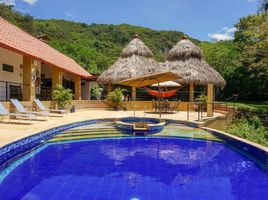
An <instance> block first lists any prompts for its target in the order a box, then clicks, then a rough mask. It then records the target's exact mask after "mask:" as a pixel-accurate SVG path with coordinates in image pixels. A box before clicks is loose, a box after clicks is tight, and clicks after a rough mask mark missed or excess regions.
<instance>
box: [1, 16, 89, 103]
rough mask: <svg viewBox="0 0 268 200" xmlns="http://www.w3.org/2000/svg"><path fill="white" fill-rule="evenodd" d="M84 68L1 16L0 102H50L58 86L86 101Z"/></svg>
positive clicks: (87, 87)
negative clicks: (38, 100) (69, 90)
mask: <svg viewBox="0 0 268 200" xmlns="http://www.w3.org/2000/svg"><path fill="white" fill-rule="evenodd" d="M90 77H91V74H89V73H88V72H87V71H86V70H85V69H83V68H82V67H81V66H80V65H79V64H77V63H76V62H75V61H74V60H73V59H71V58H69V57H68V56H66V55H64V54H62V53H61V52H59V51H57V50H56V49H54V48H52V47H51V46H49V45H48V44H47V43H46V42H45V41H44V40H43V38H39V39H38V38H36V37H33V36H31V35H30V34H28V33H26V32H24V31H23V30H21V29H19V28H18V27H16V26H15V25H13V24H11V23H9V22H8V21H6V20H5V19H3V18H1V17H0V101H9V99H11V98H17V99H19V100H21V101H33V99H34V98H35V97H37V98H39V99H41V100H51V96H52V91H53V89H55V88H56V86H57V85H63V86H64V87H65V88H70V89H71V90H72V91H73V93H74V99H75V100H82V99H85V100H88V99H89V98H90V97H89V80H88V78H90Z"/></svg>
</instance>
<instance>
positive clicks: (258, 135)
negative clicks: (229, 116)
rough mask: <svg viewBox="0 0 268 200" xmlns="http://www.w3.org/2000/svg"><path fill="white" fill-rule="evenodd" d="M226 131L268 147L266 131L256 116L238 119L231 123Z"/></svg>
mask: <svg viewBox="0 0 268 200" xmlns="http://www.w3.org/2000/svg"><path fill="white" fill-rule="evenodd" d="M226 131H227V132H228V133H230V134H233V135H236V136H238V137H241V138H245V139H247V140H250V141H252V142H256V143H258V144H261V145H264V146H266V147H268V130H267V129H266V128H265V127H264V126H263V125H262V123H261V121H260V119H259V118H258V117H257V116H254V117H251V118H246V117H243V118H238V119H236V120H234V121H232V122H231V124H230V125H229V126H228V127H227V129H226Z"/></svg>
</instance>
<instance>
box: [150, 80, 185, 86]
mask: <svg viewBox="0 0 268 200" xmlns="http://www.w3.org/2000/svg"><path fill="white" fill-rule="evenodd" d="M159 85H160V87H181V84H179V83H177V82H175V81H166V82H162V83H160V84H159ZM151 87H158V84H153V85H151Z"/></svg>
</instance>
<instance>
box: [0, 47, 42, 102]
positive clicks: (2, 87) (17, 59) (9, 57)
mask: <svg viewBox="0 0 268 200" xmlns="http://www.w3.org/2000/svg"><path fill="white" fill-rule="evenodd" d="M3 64H7V65H11V66H13V67H14V71H13V72H7V71H3ZM33 66H34V71H33V72H32V73H35V72H36V71H37V70H38V71H39V76H40V72H41V63H40V62H38V61H35V62H33ZM5 82H9V84H8V85H16V84H18V85H19V84H22V83H23V55H20V54H18V53H15V52H12V51H9V50H7V49H4V48H2V47H0V100H2V101H3V100H6V83H5ZM7 93H8V97H7V98H9V91H8V92H7Z"/></svg>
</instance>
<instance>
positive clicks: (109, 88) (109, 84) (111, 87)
mask: <svg viewBox="0 0 268 200" xmlns="http://www.w3.org/2000/svg"><path fill="white" fill-rule="evenodd" d="M107 90H108V92H112V91H113V86H112V84H111V83H108V88H107Z"/></svg>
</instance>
